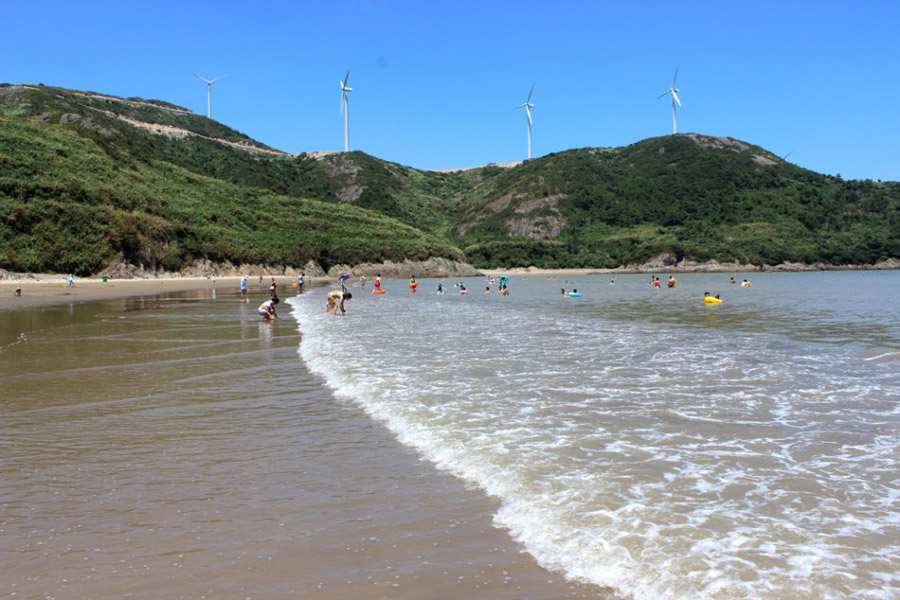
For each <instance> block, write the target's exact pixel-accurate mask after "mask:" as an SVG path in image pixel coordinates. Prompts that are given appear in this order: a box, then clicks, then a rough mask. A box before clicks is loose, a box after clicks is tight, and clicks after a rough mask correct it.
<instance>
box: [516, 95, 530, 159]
mask: <svg viewBox="0 0 900 600" xmlns="http://www.w3.org/2000/svg"><path fill="white" fill-rule="evenodd" d="M532 92H534V84H533V83H532V84H531V90H529V92H528V98H527V99H526V100H525V103H524V104H520V105H519V106H517V107H516V109H519V108H524V109H525V114H526V115H527V116H528V160H531V109H532V108H534V104H532V103H531V94H532Z"/></svg>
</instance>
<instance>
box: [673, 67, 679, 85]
mask: <svg viewBox="0 0 900 600" xmlns="http://www.w3.org/2000/svg"><path fill="white" fill-rule="evenodd" d="M676 79H678V67H675V76H674V77H672V87H673V88H674V87H675V80H676Z"/></svg>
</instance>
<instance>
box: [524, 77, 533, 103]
mask: <svg viewBox="0 0 900 600" xmlns="http://www.w3.org/2000/svg"><path fill="white" fill-rule="evenodd" d="M533 92H534V83H533V82H532V84H531V89H530V90H528V99H527V100H525V103H526V104H527V103H528V102H531V94H532V93H533Z"/></svg>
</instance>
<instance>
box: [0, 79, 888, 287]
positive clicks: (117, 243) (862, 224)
mask: <svg viewBox="0 0 900 600" xmlns="http://www.w3.org/2000/svg"><path fill="white" fill-rule="evenodd" d="M0 223H2V228H0V268H5V269H9V270H20V271H74V272H77V273H81V274H87V273H92V272H97V271H98V270H100V269H102V268H103V267H104V266H105V265H107V264H109V263H110V262H111V261H113V260H116V259H119V260H123V261H125V262H128V263H131V264H135V265H140V266H142V267H144V268H146V269H149V270H154V269H165V270H170V271H177V270H179V269H181V268H184V267H185V266H186V265H189V264H190V263H191V262H192V261H194V260H196V259H199V258H206V259H209V260H213V261H219V262H221V261H229V262H232V263H234V264H237V263H261V264H270V265H290V266H302V265H303V264H305V263H306V262H307V261H308V260H315V261H317V262H319V263H320V264H321V265H322V266H323V267H324V268H326V269H327V268H328V267H329V266H331V265H334V264H339V263H346V264H357V263H360V262H381V261H384V260H403V259H406V258H410V259H422V258H426V257H428V256H441V257H447V258H454V259H465V260H468V261H469V262H471V263H472V264H473V265H475V266H478V267H514V266H528V265H535V266H540V267H617V266H620V265H623V264H633V263H639V262H642V261H646V260H648V259H650V258H652V257H655V256H658V255H660V254H663V253H665V254H668V255H670V256H671V257H673V258H674V259H676V260H678V259H681V258H687V259H691V260H707V259H716V260H719V261H732V260H738V261H741V262H748V263H753V264H778V263H781V262H785V261H792V262H805V263H818V262H821V263H827V264H836V265H843V264H873V263H875V262H878V261H880V260H883V259H887V258H898V257H900V184H898V183H896V182H885V183H882V182H871V181H844V180H841V179H840V178H835V177H828V176H824V175H820V174H817V173H814V172H811V171H809V170H805V169H801V168H799V167H797V166H795V165H792V164H789V163H786V162H785V161H783V160H781V159H780V158H778V157H777V156H775V155H773V154H771V153H769V152H767V151H765V150H764V149H762V148H759V147H756V146H752V145H750V144H746V143H744V142H740V141H736V140H732V139H729V138H716V137H709V136H702V135H695V134H683V135H675V136H666V137H661V138H654V139H649V140H644V141H642V142H638V143H636V144H633V145H631V146H627V147H624V148H616V149H592V148H586V149H580V150H569V151H566V152H560V153H557V154H551V155H548V156H544V157H541V158H538V159H534V160H531V161H527V162H525V163H521V164H518V165H516V166H512V167H500V166H487V167H481V168H477V169H470V170H465V171H456V172H450V173H446V172H440V173H439V172H429V171H419V170H416V169H412V168H410V167H405V166H401V165H398V164H394V163H389V162H385V161H382V160H379V159H377V158H374V157H371V156H368V155H366V154H364V153H361V152H350V153H346V154H337V153H331V154H326V153H323V154H301V155H299V156H293V155H288V154H285V153H282V152H279V151H278V150H275V149H272V148H269V147H267V146H265V145H263V144H260V143H259V142H256V141H254V140H252V139H250V138H249V137H247V136H246V135H243V134H241V133H239V132H236V131H234V130H232V129H230V128H228V127H226V126H224V125H222V124H219V123H216V122H215V121H212V120H210V119H207V118H206V117H203V116H200V115H197V114H194V113H192V112H190V111H188V110H186V109H183V108H180V107H177V106H174V105H171V104H167V103H164V102H159V101H146V100H141V99H137V98H132V99H122V98H115V97H112V96H106V95H102V94H96V93H90V92H76V91H72V90H64V89H60V88H51V87H46V86H9V85H0Z"/></svg>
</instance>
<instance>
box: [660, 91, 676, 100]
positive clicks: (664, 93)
mask: <svg viewBox="0 0 900 600" xmlns="http://www.w3.org/2000/svg"><path fill="white" fill-rule="evenodd" d="M671 91H672V90H666V91H665V92H663V93H662V94H660V95H659V96H657V97H656V99H657V100H659V99H660V98H662V97H663V96H665V95H666V94H668V93H669V92H671Z"/></svg>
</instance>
